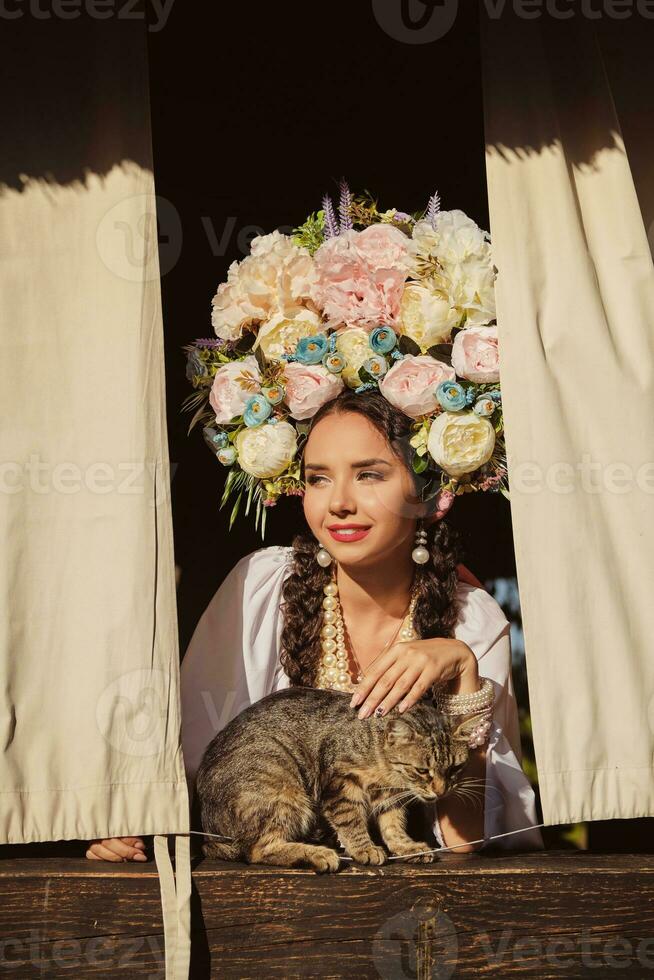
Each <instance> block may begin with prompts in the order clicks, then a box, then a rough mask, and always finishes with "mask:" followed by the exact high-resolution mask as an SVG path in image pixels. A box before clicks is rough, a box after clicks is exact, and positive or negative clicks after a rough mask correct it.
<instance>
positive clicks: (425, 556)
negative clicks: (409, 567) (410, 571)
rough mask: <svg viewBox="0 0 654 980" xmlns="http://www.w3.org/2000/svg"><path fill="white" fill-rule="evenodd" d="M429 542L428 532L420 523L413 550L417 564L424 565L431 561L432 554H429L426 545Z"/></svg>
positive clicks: (412, 555)
mask: <svg viewBox="0 0 654 980" xmlns="http://www.w3.org/2000/svg"><path fill="white" fill-rule="evenodd" d="M426 544H427V532H426V531H425V530H424V529H423V528H422V526H421V525H420V524H419V525H418V529H417V531H416V546H415V548H414V549H413V551H412V552H411V557H412V558H413V560H414V562H415V563H416V565H424V564H425V563H426V562H428V561H429V559H430V558H431V555H430V554H429V552H428V550H427V548H426V547H425V545H426Z"/></svg>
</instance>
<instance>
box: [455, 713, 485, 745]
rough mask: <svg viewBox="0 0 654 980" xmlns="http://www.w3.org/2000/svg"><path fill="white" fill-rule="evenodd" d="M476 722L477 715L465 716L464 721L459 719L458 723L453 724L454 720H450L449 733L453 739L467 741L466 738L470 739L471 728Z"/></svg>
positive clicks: (472, 728)
mask: <svg viewBox="0 0 654 980" xmlns="http://www.w3.org/2000/svg"><path fill="white" fill-rule="evenodd" d="M478 724H479V719H478V718H477V717H474V718H466V719H465V720H464V721H461V722H459V723H458V724H454V722H451V723H450V734H451V736H452V738H453V739H454V740H455V741H457V742H466V743H467V742H468V740H469V739H470V736H471V734H472V732H473V730H474V729H475V728H476V727H477V725H478Z"/></svg>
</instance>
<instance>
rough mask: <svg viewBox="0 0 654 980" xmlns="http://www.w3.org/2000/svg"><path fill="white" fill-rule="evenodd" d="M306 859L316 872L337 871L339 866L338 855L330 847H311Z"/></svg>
mask: <svg viewBox="0 0 654 980" xmlns="http://www.w3.org/2000/svg"><path fill="white" fill-rule="evenodd" d="M308 860H309V863H310V865H311V867H312V868H313V869H314V870H315V871H317V872H318V874H325V872H326V871H338V869H339V868H340V866H341V859H340V857H339V856H338V854H337V853H336V851H332V849H331V848H330V847H312V848H311V856H310V857H309V858H308Z"/></svg>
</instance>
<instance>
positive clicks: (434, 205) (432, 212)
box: [425, 191, 441, 228]
mask: <svg viewBox="0 0 654 980" xmlns="http://www.w3.org/2000/svg"><path fill="white" fill-rule="evenodd" d="M440 209H441V198H440V194H439V193H438V191H436V192H435V193H434V194H432V196H431V197H430V198H429V204H428V205H427V211H426V213H425V218H426V219H427V221H429V223H430V224H431V226H432V228H433V227H434V219H435V218H436V215H437V214H438V212H439V211H440Z"/></svg>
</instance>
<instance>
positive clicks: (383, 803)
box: [370, 790, 411, 816]
mask: <svg viewBox="0 0 654 980" xmlns="http://www.w3.org/2000/svg"><path fill="white" fill-rule="evenodd" d="M407 796H411V791H410V790H409V791H406V790H405V791H404V792H403V793H398V794H397V795H396V796H391V797H389V798H387V799H385V800H380V802H379V803H377V804H375V806H374V807H373V808H372V809H371V811H370V814H371V816H374V815H375V814H377V813H379V812H381V811H382V810H384V809H387V808H388V807H390V806H393V805H395V804H396V803H399V802H400V800H403V799H405V797H407Z"/></svg>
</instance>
